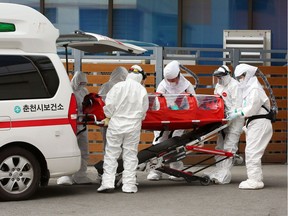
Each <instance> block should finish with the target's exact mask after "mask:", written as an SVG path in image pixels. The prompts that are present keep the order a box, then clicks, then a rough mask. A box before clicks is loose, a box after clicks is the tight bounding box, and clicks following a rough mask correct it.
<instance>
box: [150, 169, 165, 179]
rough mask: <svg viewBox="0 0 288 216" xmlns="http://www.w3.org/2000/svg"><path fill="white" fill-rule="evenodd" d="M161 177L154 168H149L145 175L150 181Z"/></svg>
mask: <svg viewBox="0 0 288 216" xmlns="http://www.w3.org/2000/svg"><path fill="white" fill-rule="evenodd" d="M161 178H162V174H161V173H159V172H157V171H156V170H150V172H149V174H148V175H147V179H148V180H150V181H159V180H160V179H161Z"/></svg>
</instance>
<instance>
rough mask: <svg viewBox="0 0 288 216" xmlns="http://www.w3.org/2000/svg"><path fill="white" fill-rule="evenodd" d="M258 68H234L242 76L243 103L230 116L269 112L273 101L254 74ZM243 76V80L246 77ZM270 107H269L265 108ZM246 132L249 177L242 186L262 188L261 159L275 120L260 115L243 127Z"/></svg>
mask: <svg viewBox="0 0 288 216" xmlns="http://www.w3.org/2000/svg"><path fill="white" fill-rule="evenodd" d="M257 70H258V68H257V67H254V66H251V65H248V64H240V65H238V66H237V67H236V68H235V76H236V78H238V77H239V78H241V79H242V80H241V82H240V89H241V90H242V97H243V103H242V107H240V108H238V109H237V110H235V111H234V112H232V113H231V114H230V118H237V117H239V116H241V115H242V116H245V117H246V118H248V120H249V118H250V117H252V116H253V117H254V116H257V115H265V114H268V112H269V110H270V100H269V98H268V96H267V95H266V93H265V91H264V89H263V87H262V86H261V84H260V83H259V81H258V79H257V77H256V76H255V73H256V71H257ZM243 78H244V79H243ZM264 107H265V108H266V109H267V110H268V111H267V110H266V109H265V108H264ZM244 131H245V133H246V148H245V161H246V169H247V176H248V179H247V180H246V181H242V182H241V183H240V185H239V188H240V189H261V188H263V187H264V183H263V173H262V166H261V158H262V156H263V154H264V151H265V149H266V147H267V145H268V143H269V141H270V139H271V137H272V134H273V130H272V123H271V120H270V119H267V118H263V117H262V118H257V119H254V120H252V121H251V122H250V123H249V125H247V122H246V127H244Z"/></svg>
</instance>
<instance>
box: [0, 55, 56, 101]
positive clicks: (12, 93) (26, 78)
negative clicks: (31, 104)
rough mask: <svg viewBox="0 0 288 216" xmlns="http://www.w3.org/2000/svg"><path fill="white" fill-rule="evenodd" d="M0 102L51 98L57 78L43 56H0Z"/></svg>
mask: <svg viewBox="0 0 288 216" xmlns="http://www.w3.org/2000/svg"><path fill="white" fill-rule="evenodd" d="M0 59H1V60H0V100H15V99H36V98H51V97H53V96H54V95H55V94H56V92H57V89H58V86H59V78H58V76H57V73H56V71H55V68H54V66H53V64H52V62H51V61H50V59H49V58H47V57H45V56H14V55H0Z"/></svg>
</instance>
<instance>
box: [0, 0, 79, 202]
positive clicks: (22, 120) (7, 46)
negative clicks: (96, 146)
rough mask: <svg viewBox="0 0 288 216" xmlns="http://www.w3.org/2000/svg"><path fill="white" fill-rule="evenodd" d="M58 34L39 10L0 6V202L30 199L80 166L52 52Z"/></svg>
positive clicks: (67, 93) (71, 113) (65, 84)
mask: <svg viewBox="0 0 288 216" xmlns="http://www.w3.org/2000/svg"><path fill="white" fill-rule="evenodd" d="M58 37H59V32H58V30H57V29H56V28H55V27H54V26H53V25H52V24H51V23H50V21H49V20H48V19H47V18H46V17H45V16H43V15H42V14H41V13H39V12H38V11H36V10H34V9H32V8H30V7H27V6H23V5H17V4H9V3H0V199H2V200H23V199H27V198H29V197H31V196H32V195H33V193H34V192H35V191H36V189H37V188H38V187H39V186H46V185H47V184H48V181H49V178H50V177H58V176H63V175H69V174H72V173H75V172H77V171H78V170H79V168H80V161H81V157H80V150H79V148H78V144H77V138H76V126H77V125H76V124H77V122H76V120H77V105H76V100H75V96H74V95H73V91H72V88H71V86H70V81H69V78H68V76H67V73H66V70H65V68H64V66H63V64H62V62H61V60H60V58H59V56H58V55H57V53H56V39H57V38H58Z"/></svg>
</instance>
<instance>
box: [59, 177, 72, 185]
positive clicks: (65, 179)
mask: <svg viewBox="0 0 288 216" xmlns="http://www.w3.org/2000/svg"><path fill="white" fill-rule="evenodd" d="M57 184H58V185H72V184H73V180H72V177H71V176H62V177H60V178H58V179H57Z"/></svg>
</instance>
